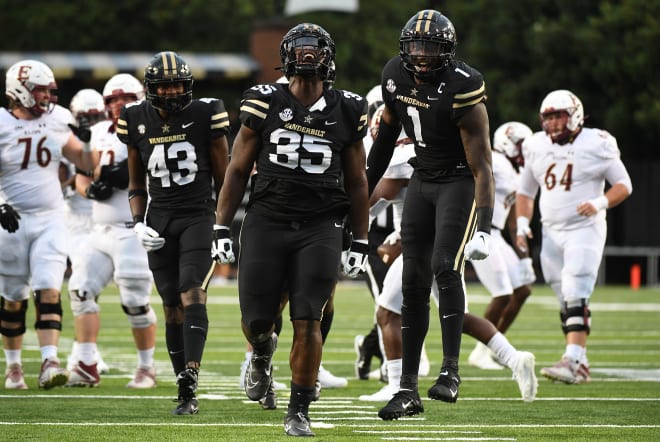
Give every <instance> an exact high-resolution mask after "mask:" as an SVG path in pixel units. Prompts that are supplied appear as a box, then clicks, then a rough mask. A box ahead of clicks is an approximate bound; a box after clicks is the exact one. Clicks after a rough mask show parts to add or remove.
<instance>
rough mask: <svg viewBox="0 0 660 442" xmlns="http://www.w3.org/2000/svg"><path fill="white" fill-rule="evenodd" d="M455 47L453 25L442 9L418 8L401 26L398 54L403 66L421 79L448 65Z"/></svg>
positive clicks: (426, 78)
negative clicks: (440, 10) (420, 9)
mask: <svg viewBox="0 0 660 442" xmlns="http://www.w3.org/2000/svg"><path fill="white" fill-rule="evenodd" d="M455 51H456V31H455V30H454V25H453V24H452V23H451V22H450V21H449V19H448V18H447V17H445V16H444V15H442V14H441V13H440V12H439V11H435V10H433V9H424V10H422V11H419V12H418V13H417V14H415V15H413V16H412V17H410V20H408V22H407V23H406V25H405V26H404V27H403V29H402V30H401V37H400V38H399V55H401V58H402V59H403V66H404V68H406V70H408V71H410V72H412V73H413V74H414V75H415V77H417V78H419V79H421V80H428V79H431V78H433V76H434V75H435V73H436V72H439V71H441V70H442V69H444V68H445V67H447V65H448V64H449V62H450V61H451V59H452V58H453V57H454V52H455Z"/></svg>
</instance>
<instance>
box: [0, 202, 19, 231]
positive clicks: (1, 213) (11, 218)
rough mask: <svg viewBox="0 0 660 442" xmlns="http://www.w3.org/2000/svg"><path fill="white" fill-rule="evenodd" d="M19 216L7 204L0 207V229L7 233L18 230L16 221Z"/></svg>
mask: <svg viewBox="0 0 660 442" xmlns="http://www.w3.org/2000/svg"><path fill="white" fill-rule="evenodd" d="M19 219H21V215H19V214H18V212H17V211H16V210H15V209H14V208H13V207H12V206H11V205H9V204H7V203H5V204H1V205H0V224H1V225H2V228H3V229H5V230H6V231H7V232H9V233H14V232H15V231H17V230H18V220H19Z"/></svg>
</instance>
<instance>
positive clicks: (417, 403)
mask: <svg viewBox="0 0 660 442" xmlns="http://www.w3.org/2000/svg"><path fill="white" fill-rule="evenodd" d="M423 412H424V405H422V400H421V399H420V398H419V394H418V393H417V392H416V391H413V390H403V389H402V390H399V392H397V393H396V394H395V395H394V397H393V398H392V399H390V401H389V402H388V403H387V405H385V406H384V407H383V408H381V409H380V410H379V411H378V417H379V418H381V419H383V420H384V421H391V420H393V419H398V418H400V417H403V416H414V415H416V414H419V413H423Z"/></svg>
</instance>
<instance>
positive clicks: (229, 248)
mask: <svg viewBox="0 0 660 442" xmlns="http://www.w3.org/2000/svg"><path fill="white" fill-rule="evenodd" d="M211 258H213V260H214V261H215V262H217V263H218V264H231V263H232V262H234V261H236V256H235V255H234V243H233V242H232V240H231V236H229V227H227V226H221V225H219V224H214V225H213V242H212V243H211Z"/></svg>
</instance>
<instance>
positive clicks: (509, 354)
mask: <svg viewBox="0 0 660 442" xmlns="http://www.w3.org/2000/svg"><path fill="white" fill-rule="evenodd" d="M488 348H490V350H491V351H492V352H493V353H494V354H495V357H496V358H497V359H498V360H499V361H500V362H501V363H502V364H504V365H505V366H507V367H509V368H510V369H512V370H513V363H514V362H515V360H516V355H517V353H518V352H517V350H516V349H515V347H514V346H513V345H511V343H510V342H509V340H508V339H507V338H506V337H505V336H504V335H503V334H502V333H500V332H497V333H495V335H493V337H492V338H490V341H488Z"/></svg>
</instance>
